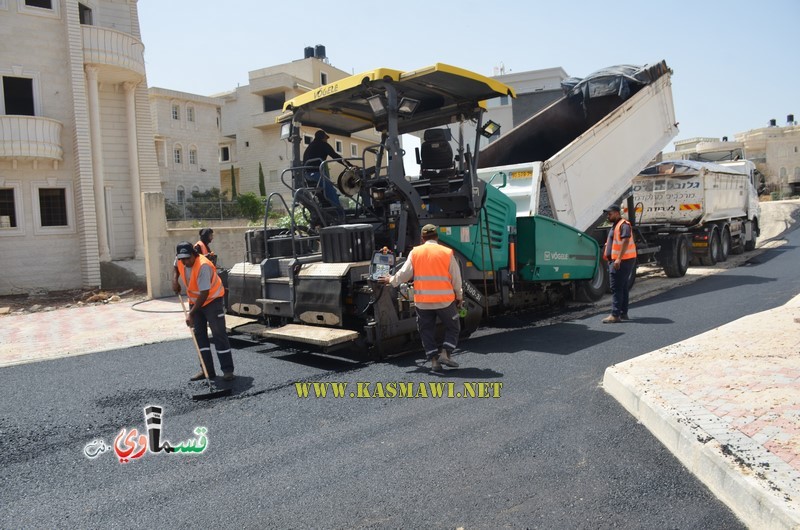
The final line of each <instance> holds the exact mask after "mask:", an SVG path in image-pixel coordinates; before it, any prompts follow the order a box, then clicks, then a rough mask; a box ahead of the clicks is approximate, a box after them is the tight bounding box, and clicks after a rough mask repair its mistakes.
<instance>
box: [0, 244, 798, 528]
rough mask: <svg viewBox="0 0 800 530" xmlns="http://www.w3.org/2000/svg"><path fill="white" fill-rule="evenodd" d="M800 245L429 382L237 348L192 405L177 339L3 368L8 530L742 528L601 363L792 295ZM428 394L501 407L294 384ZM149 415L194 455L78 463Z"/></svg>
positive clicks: (478, 346)
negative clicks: (427, 385) (222, 384)
mask: <svg viewBox="0 0 800 530" xmlns="http://www.w3.org/2000/svg"><path fill="white" fill-rule="evenodd" d="M799 234H800V232H797V231H795V232H792V233H790V234H788V236H787V237H788V239H789V242H788V244H787V245H785V246H783V247H780V248H777V249H772V250H767V251H765V252H764V253H763V254H761V255H760V256H757V257H754V258H753V259H751V260H750V262H749V263H748V264H747V265H745V266H742V267H738V268H735V269H731V270H728V271H725V272H723V273H721V274H718V275H714V276H710V277H707V278H704V279H701V280H699V281H697V282H696V283H693V284H691V285H687V286H683V287H679V288H676V289H673V290H671V291H668V292H665V293H663V294H660V295H658V296H655V297H653V298H650V299H648V300H645V301H642V302H638V303H635V304H634V305H633V306H632V307H631V310H630V314H631V316H632V317H633V319H634V320H633V321H632V322H630V323H624V324H618V325H604V324H602V323H601V322H600V320H601V318H602V317H603V316H604V315H600V314H598V315H593V316H590V317H585V318H579V319H574V320H569V318H567V319H565V320H564V321H563V322H560V323H557V324H554V325H550V326H537V325H536V320H535V319H533V318H530V317H524V316H515V317H506V318H504V319H497V320H495V321H494V322H492V323H491V325H490V326H489V327H486V328H483V329H481V330H479V332H477V333H476V334H475V335H473V337H472V338H470V339H469V340H468V341H465V342H464V343H463V344H462V349H461V351H460V353H459V355H457V357H456V359H457V360H458V361H459V362H460V363H461V364H462V368H461V369H458V370H451V371H448V372H447V374H446V375H444V376H440V377H437V376H432V375H430V374H428V372H427V368H423V367H422V366H420V365H419V362H420V361H419V360H418V359H414V358H412V357H404V358H400V359H397V360H394V361H391V362H385V363H372V364H369V363H360V362H357V361H353V360H347V359H339V358H332V357H325V356H311V355H307V354H294V353H289V352H286V351H283V350H280V349H278V348H276V347H274V346H272V345H269V344H260V345H254V344H251V343H247V342H241V341H237V342H236V343H235V346H236V347H238V348H239V349H238V350H237V352H236V355H235V360H236V363H237V373H238V374H240V377H239V378H238V379H237V381H236V382H235V383H234V384H233V385H232V386H233V388H234V396H233V397H231V398H225V399H221V400H214V401H207V402H195V401H192V400H191V399H190V396H191V394H193V393H199V392H203V391H205V388H206V387H204V386H203V385H202V384H201V383H189V382H188V381H187V379H188V377H189V376H190V375H191V374H193V373H194V372H195V371H196V368H197V366H196V354H195V353H194V350H193V346H192V344H191V342H190V340H189V339H188V338H187V340H183V341H175V342H168V343H161V344H154V345H148V346H142V347H137V348H129V349H124V350H115V351H108V352H103V353H97V354H92V355H85V356H81V357H76V358H71V359H61V360H55V361H48V362H41V363H36V364H28V365H21V366H16V367H10V368H3V369H2V370H0V390H1V391H2V394H3V399H2V400H0V469H2V470H3V475H4V476H3V480H2V481H0V527H2V528H66V527H70V528H92V527H144V526H155V527H163V528H197V527H223V528H305V527H316V528H353V527H386V528H400V527H403V528H418V527H426V528H457V527H464V528H499V527H510V528H611V527H615V528H703V529H708V528H725V529H730V528H741V527H742V525H741V523H740V522H738V520H737V519H736V517H735V516H734V515H733V514H732V513H731V512H730V511H729V510H728V509H727V507H725V506H724V505H723V504H721V503H720V502H719V501H717V500H716V498H715V497H714V496H713V495H712V494H711V493H710V492H709V491H708V490H707V489H706V488H705V487H704V486H703V485H702V484H701V483H699V482H698V481H697V480H696V479H695V478H694V477H693V476H692V475H691V474H690V473H689V472H688V471H686V470H685V469H684V468H683V467H682V465H681V464H680V463H679V462H678V461H677V460H676V459H675V458H674V457H673V456H672V455H671V454H670V453H669V451H667V450H666V449H665V448H664V447H663V446H662V445H661V444H660V443H659V442H658V441H657V440H656V439H655V438H654V437H653V436H652V435H651V434H650V433H649V432H648V431H647V430H646V429H645V428H644V427H643V426H642V425H640V424H638V423H637V422H636V421H635V420H634V419H633V418H632V417H631V416H630V415H629V414H628V413H627V412H626V411H625V410H624V409H623V408H622V407H621V406H620V405H618V404H617V403H616V402H615V401H614V400H613V399H612V398H611V397H609V396H608V395H607V394H606V393H605V392H604V391H603V389H602V388H601V381H602V377H603V372H604V370H605V368H606V367H608V366H609V365H611V364H614V363H618V362H621V361H624V360H626V359H630V358H632V357H635V356H638V355H640V354H642V353H645V352H648V351H652V350H654V349H657V348H660V347H662V346H665V345H668V344H672V343H675V342H678V341H680V340H683V339H685V338H687V337H690V336H693V335H696V334H699V333H702V332H704V331H707V330H709V329H712V328H715V327H717V326H719V325H721V324H724V323H727V322H730V321H732V320H735V319H737V318H740V317H742V316H744V315H747V314H751V313H755V312H759V311H763V310H766V309H769V308H772V307H776V306H779V305H781V304H783V303H785V302H786V301H788V300H789V299H790V298H792V297H793V296H795V295H796V294H797V293H800V277H798V274H797V263H798V260H799V259H800V255H799V254H798V250H797V244H798V235H799ZM634 289H635V288H634ZM567 316H568V315H567ZM164 318H175V319H176V324H175V325H176V326H179V325H182V320H181V318H180V317H179V316H178V317H176V316H175V315H165V316H164ZM97 332H98V333H102V332H103V330H102V329H98V330H97ZM750 332H758V330H748V329H742V330H741V333H742V334H743V336H746V335H747V334H748V333H750ZM432 380H438V381H444V382H453V383H455V385H462V383H463V382H465V381H467V382H469V381H484V382H502V389H501V394H500V397H498V398H483V399H481V398H468V399H464V398H461V399H457V398H455V399H447V398H428V399H423V398H417V399H413V398H385V399H381V398H373V399H352V398H349V397H345V398H333V397H330V396H328V397H326V398H322V399H320V398H314V397H309V398H298V397H297V393H296V390H295V385H294V383H295V382H302V381H305V382H315V381H316V382H347V383H348V389H347V392H348V393H349V392H350V391H351V390H355V388H354V387H355V386H356V384H357V383H358V382H369V383H372V384H373V385H374V384H375V383H377V382H382V383H389V382H400V381H412V382H419V381H426V382H428V381H432ZM459 388H461V387H459ZM146 405H160V406H162V407H163V409H164V418H163V438H167V439H169V440H171V441H172V442H173V443H176V442H180V441H183V440H187V439H190V438H193V437H194V434H193V432H194V429H195V428H196V427H198V426H202V427H206V428H207V430H208V432H207V440H208V447H207V448H206V450H205V451H204V452H203V453H198V454H190V453H173V454H164V453H159V454H150V453H146V454H145V455H144V456H142V457H141V458H139V459H137V460H134V461H131V462H129V463H125V464H122V463H120V462H119V459H118V458H116V455H115V454H114V452H113V451H110V452H107V453H105V454H102V455H100V456H98V457H97V458H95V459H89V458H87V457H86V456H84V447H85V446H86V445H87V444H88V443H89V442H91V441H93V440H96V439H103V440H104V441H105V442H106V444H108V445H111V444H113V442H114V438H115V437H116V436H117V435H118V434H119V433H120V431H121V430H122V429H133V428H136V429H138V431H139V432H140V433H143V432H144V429H145V427H144V417H143V410H142V409H143V407H145V406H146Z"/></svg>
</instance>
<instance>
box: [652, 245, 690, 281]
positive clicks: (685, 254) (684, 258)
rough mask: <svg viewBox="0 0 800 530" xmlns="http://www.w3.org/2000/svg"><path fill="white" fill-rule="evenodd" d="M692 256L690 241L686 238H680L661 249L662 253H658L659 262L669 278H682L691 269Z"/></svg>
mask: <svg viewBox="0 0 800 530" xmlns="http://www.w3.org/2000/svg"><path fill="white" fill-rule="evenodd" d="M690 255H691V252H690V251H689V241H688V240H687V239H686V236H678V237H676V238H674V239H671V240H670V241H669V242H668V243H665V244H664V246H663V247H661V251H660V252H659V253H658V262H659V263H660V264H661V267H662V268H663V269H664V273H665V274H666V275H667V276H668V277H670V278H681V277H682V276H684V275H685V274H686V270H687V269H688V268H689V259H690Z"/></svg>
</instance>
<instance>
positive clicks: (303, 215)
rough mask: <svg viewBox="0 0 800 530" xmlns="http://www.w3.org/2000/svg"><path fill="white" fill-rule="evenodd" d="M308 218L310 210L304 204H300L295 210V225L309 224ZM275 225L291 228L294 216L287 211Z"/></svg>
mask: <svg viewBox="0 0 800 530" xmlns="http://www.w3.org/2000/svg"><path fill="white" fill-rule="evenodd" d="M308 219H309V212H308V210H306V209H305V208H303V207H302V206H298V207H297V208H295V210H294V225H295V226H308V224H309V223H308ZM275 226H277V227H278V228H291V227H292V216H291V213H285V214H283V215H281V216H280V217H279V218H278V220H277V222H276V223H275Z"/></svg>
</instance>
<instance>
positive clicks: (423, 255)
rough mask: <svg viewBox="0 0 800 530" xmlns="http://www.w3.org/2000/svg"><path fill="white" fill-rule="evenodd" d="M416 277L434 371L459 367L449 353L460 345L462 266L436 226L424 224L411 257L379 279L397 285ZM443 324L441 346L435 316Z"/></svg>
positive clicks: (416, 301)
mask: <svg viewBox="0 0 800 530" xmlns="http://www.w3.org/2000/svg"><path fill="white" fill-rule="evenodd" d="M412 277H413V278H414V304H415V306H416V311H417V329H418V330H419V335H420V338H421V339H422V347H423V348H424V349H425V357H426V358H427V359H428V360H430V361H431V371H433V372H439V371H441V369H442V365H443V364H444V365H445V366H450V367H452V368H458V363H457V362H455V361H454V360H453V359H452V358H451V357H450V356H451V354H452V353H453V350H455V348H456V346H457V345H458V334H459V333H460V332H461V324H460V322H459V315H458V310H459V309H460V308H461V307H463V305H464V291H463V288H462V285H461V269H459V267H458V262H457V261H456V258H455V256H454V255H453V250H452V249H449V248H447V247H445V246H442V245H440V244H439V234H438V229H437V228H436V226H434V225H431V224H427V225H425V226H423V227H422V245H419V246H417V247H414V248H413V249H412V250H411V252H410V253H409V254H408V259H406V262H405V263H404V264H403V266H402V267H401V268H400V270H399V271H397V273H396V274H394V275H392V276H384V277H381V278H379V279H378V281H379V282H380V283H382V284H384V285H386V284H388V285H391V286H393V287H397V286H398V285H400V284H401V283H405V282H407V281H409V280H411V278H412ZM437 317H438V318H439V320H441V321H442V324H443V325H444V341H443V342H442V346H441V348H439V346H438V345H437V343H436V318H437Z"/></svg>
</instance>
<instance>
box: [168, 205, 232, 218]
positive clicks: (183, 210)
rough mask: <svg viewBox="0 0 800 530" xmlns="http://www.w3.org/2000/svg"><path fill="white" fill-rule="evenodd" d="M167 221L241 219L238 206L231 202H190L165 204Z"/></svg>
mask: <svg viewBox="0 0 800 530" xmlns="http://www.w3.org/2000/svg"><path fill="white" fill-rule="evenodd" d="M164 207H165V209H166V213H167V221H185V220H191V219H198V220H206V219H209V220H225V219H238V218H241V217H242V215H241V212H240V210H239V204H238V203H236V202H232V201H223V200H218V201H208V202H201V201H192V200H186V201H184V202H182V203H177V202H172V201H169V200H167V201H166V202H165V206H164Z"/></svg>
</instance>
